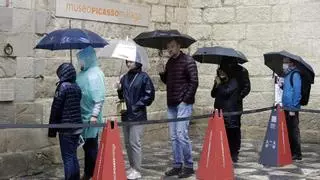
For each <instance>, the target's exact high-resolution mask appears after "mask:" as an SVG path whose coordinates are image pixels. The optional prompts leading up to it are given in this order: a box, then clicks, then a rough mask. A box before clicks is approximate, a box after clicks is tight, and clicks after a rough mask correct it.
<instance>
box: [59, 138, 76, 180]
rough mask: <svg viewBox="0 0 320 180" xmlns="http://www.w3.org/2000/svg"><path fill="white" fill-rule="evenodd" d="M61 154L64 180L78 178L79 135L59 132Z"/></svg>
mask: <svg viewBox="0 0 320 180" xmlns="http://www.w3.org/2000/svg"><path fill="white" fill-rule="evenodd" d="M59 141H60V150H61V156H62V160H63V164H64V173H65V179H66V180H73V179H79V178H80V170H79V162H78V158H77V145H78V141H79V135H64V134H59Z"/></svg>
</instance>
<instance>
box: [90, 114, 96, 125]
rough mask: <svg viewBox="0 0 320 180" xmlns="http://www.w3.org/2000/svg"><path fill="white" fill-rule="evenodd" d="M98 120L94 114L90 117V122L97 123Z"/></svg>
mask: <svg viewBox="0 0 320 180" xmlns="http://www.w3.org/2000/svg"><path fill="white" fill-rule="evenodd" d="M97 122H98V118H96V117H93V116H92V117H91V118H90V124H97Z"/></svg>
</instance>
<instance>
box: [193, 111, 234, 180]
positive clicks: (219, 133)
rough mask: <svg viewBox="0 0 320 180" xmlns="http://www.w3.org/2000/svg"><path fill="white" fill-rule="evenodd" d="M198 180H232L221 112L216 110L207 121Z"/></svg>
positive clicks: (230, 162)
mask: <svg viewBox="0 0 320 180" xmlns="http://www.w3.org/2000/svg"><path fill="white" fill-rule="evenodd" d="M197 179H199V180H231V179H234V174H233V165H232V160H231V156H230V150H229V144H228V139H227V134H226V130H225V126H224V119H223V115H222V112H220V115H219V113H218V111H217V110H216V111H215V113H214V117H211V118H210V119H209V123H208V128H207V130H206V136H205V139H204V144H203V148H202V152H201V158H200V161H199V168H198V170H197Z"/></svg>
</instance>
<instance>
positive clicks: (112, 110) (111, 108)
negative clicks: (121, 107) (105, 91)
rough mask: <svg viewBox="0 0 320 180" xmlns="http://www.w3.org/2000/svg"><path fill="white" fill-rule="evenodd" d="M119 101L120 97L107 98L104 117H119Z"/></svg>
mask: <svg viewBox="0 0 320 180" xmlns="http://www.w3.org/2000/svg"><path fill="white" fill-rule="evenodd" d="M118 101H119V99H118V97H116V96H113V97H107V98H105V101H104V105H103V115H104V116H107V117H110V116H116V115H117V102H118Z"/></svg>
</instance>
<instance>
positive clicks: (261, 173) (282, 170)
mask: <svg viewBox="0 0 320 180" xmlns="http://www.w3.org/2000/svg"><path fill="white" fill-rule="evenodd" d="M191 139H192V140H193V155H194V160H195V162H198V161H199V156H200V152H201V149H202V141H203V137H201V136H199V135H198V134H197V133H192V136H191ZM260 147H261V142H257V141H254V140H242V146H241V152H240V157H239V162H238V163H236V164H234V172H235V176H236V179H239V180H242V179H248V180H255V179H256V180H298V179H299V180H300V179H301V180H302V179H308V180H309V179H310V180H311V179H320V145H315V144H303V145H302V150H303V160H302V161H298V162H294V163H293V164H292V165H288V166H285V167H277V168H276V167H264V166H262V165H260V164H258V159H259V151H260ZM143 151H144V157H143V171H142V174H143V178H142V179H143V180H153V179H157V180H159V179H162V180H174V179H178V178H177V177H164V176H163V173H164V172H165V171H166V170H167V169H168V168H169V167H170V160H171V149H170V146H169V143H168V142H167V141H162V142H156V141H155V142H152V143H145V144H144V147H143ZM80 162H81V166H82V167H83V161H82V160H81V161H80ZM196 167H197V163H195V168H196ZM14 179H52V180H53V179H63V169H62V165H54V166H52V167H50V169H48V170H47V171H44V172H43V173H41V174H37V175H33V176H28V177H19V178H14ZM194 179H196V178H195V177H191V178H188V180H194Z"/></svg>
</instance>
